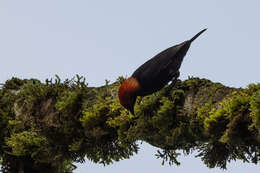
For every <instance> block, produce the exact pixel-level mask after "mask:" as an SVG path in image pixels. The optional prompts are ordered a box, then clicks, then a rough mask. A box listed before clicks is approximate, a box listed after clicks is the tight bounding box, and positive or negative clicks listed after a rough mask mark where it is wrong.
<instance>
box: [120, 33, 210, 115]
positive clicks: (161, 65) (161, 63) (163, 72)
mask: <svg viewBox="0 0 260 173" xmlns="http://www.w3.org/2000/svg"><path fill="white" fill-rule="evenodd" d="M206 30H207V29H203V30H202V31H200V32H199V33H198V34H196V35H195V36H194V37H192V38H191V39H190V40H187V41H184V42H183V43H180V44H178V45H175V46H172V47H170V48H168V49H166V50H164V51H162V52H161V53H159V54H158V55H156V56H154V57H153V58H151V59H150V60H148V61H147V62H145V63H144V64H143V65H141V66H140V67H139V68H138V69H137V70H136V71H135V72H134V73H133V74H132V76H131V77H130V78H128V79H127V80H125V81H124V82H123V83H122V84H121V86H120V88H119V91H118V97H119V100H120V103H121V105H122V106H124V107H125V108H126V109H128V110H129V111H130V112H131V113H132V114H133V115H134V105H135V101H136V97H137V96H146V95H149V94H152V93H154V92H156V91H159V90H160V89H162V88H163V87H164V86H165V85H166V84H168V83H169V82H170V81H172V84H171V85H174V83H175V82H176V81H177V79H178V77H179V75H180V72H179V69H180V67H181V63H182V61H183V58H184V56H185V55H186V53H187V51H188V50H189V47H190V45H191V43H192V42H193V41H194V40H195V39H196V38H197V37H198V36H200V35H201V34H202V33H203V32H204V31H206Z"/></svg>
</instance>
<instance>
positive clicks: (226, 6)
mask: <svg viewBox="0 0 260 173" xmlns="http://www.w3.org/2000/svg"><path fill="white" fill-rule="evenodd" d="M259 7H260V1H259V0H248V1H242V0H229V1H227V0H210V1H209V0H196V1H191V0H181V1H177V0H175V1H174V0H161V1H159V0H157V1H155V0H131V1H130V0H129V1H123V0H109V1H106V0H103V1H101V0H93V1H90V0H85V1H83V0H75V1H72V0H44V1H35V0H30V1H29V0H23V1H18V0H12V1H11V0H9V1H7V0H2V1H0V22H1V27H0V57H1V64H0V72H1V75H0V83H3V82H4V81H6V80H7V79H10V78H11V77H13V76H16V77H20V78H37V79H40V80H42V81H44V80H45V79H46V78H53V77H54V75H55V74H58V75H59V76H60V77H61V78H62V79H65V78H72V77H73V76H75V74H79V75H83V76H85V77H86V79H87V81H88V83H89V85H90V86H100V85H103V84H104V83H105V79H108V80H111V81H115V79H116V78H117V77H118V76H121V75H123V76H126V75H127V76H130V75H131V74H132V72H133V71H134V70H135V69H136V68H137V67H138V66H139V65H141V64H142V63H144V62H145V61H146V60H148V59H149V58H151V57H152V56H154V55H155V54H157V53H158V52H160V51H162V50H164V49H166V48H168V47H170V46H172V45H174V44H177V43H180V42H182V41H184V40H186V39H189V38H191V37H192V36H193V35H194V34H196V33H197V32H198V31H200V30H201V29H203V28H208V30H207V31H206V32H205V33H203V35H201V37H200V38H199V39H197V40H196V41H195V42H194V43H193V44H192V46H191V48H190V50H189V52H188V54H187V56H186V57H185V59H184V62H183V64H182V67H181V76H180V78H181V79H187V78H188V76H196V77H201V78H208V79H210V80H213V81H215V82H221V83H223V84H225V85H228V86H234V87H246V86H247V85H248V84H249V83H256V82H259V81H260V75H259V72H260V70H259V64H260V57H259V54H260V53H259V43H260V34H259V31H260V23H259V17H260V10H259ZM155 150H156V149H155V148H153V147H151V146H149V145H147V144H145V145H143V146H142V149H141V151H140V153H139V154H138V155H136V156H134V157H132V158H131V159H129V160H124V161H121V162H119V163H116V164H114V165H111V166H108V167H103V166H102V165H95V164H92V163H89V162H86V163H85V164H84V165H80V168H79V169H78V170H77V171H76V172H77V173H83V172H87V171H88V172H112V171H113V172H115V173H116V172H122V171H124V172H141V171H142V172H143V171H149V172H151V173H155V172H156V173H157V172H158V171H161V172H164V173H168V172H180V173H182V172H187V171H193V170H196V171H200V172H222V171H221V170H219V169H211V170H209V169H208V168H206V167H205V165H204V164H203V163H202V162H201V161H200V159H199V158H196V159H194V158H193V157H185V158H184V159H183V158H182V159H181V160H183V161H182V166H180V167H177V168H176V167H175V166H172V167H169V166H161V160H157V159H155V156H154V153H155ZM228 168H229V170H228V171H226V172H235V171H236V172H244V171H251V172H256V171H257V170H258V169H259V166H255V165H253V164H241V162H232V163H231V164H229V166H228Z"/></svg>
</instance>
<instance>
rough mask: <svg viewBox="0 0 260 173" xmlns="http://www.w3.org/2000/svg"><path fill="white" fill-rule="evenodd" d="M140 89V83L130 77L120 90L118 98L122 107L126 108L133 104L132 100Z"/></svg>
mask: <svg viewBox="0 0 260 173" xmlns="http://www.w3.org/2000/svg"><path fill="white" fill-rule="evenodd" d="M139 89H140V85H139V82H138V81H137V80H136V79H135V78H133V77H130V78H128V79H127V80H125V81H124V82H123V83H122V84H121V86H120V88H119V90H118V97H119V100H120V103H121V105H123V106H124V107H125V106H126V105H129V104H131V98H132V97H133V96H134V95H135V93H136V92H137V91H138V90H139Z"/></svg>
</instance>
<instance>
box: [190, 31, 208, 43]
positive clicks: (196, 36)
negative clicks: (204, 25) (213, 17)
mask: <svg viewBox="0 0 260 173" xmlns="http://www.w3.org/2000/svg"><path fill="white" fill-rule="evenodd" d="M206 30H207V29H203V30H202V31H200V32H199V33H198V34H196V35H195V36H194V37H192V38H191V39H190V42H193V41H194V40H195V39H196V38H198V37H199V36H200V34H202V33H203V32H204V31H206Z"/></svg>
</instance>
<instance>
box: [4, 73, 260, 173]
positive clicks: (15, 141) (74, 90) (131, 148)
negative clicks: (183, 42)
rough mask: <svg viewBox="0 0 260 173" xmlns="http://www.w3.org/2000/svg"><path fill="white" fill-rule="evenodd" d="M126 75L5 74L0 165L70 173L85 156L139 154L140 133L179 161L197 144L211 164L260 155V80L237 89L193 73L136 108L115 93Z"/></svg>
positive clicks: (100, 159)
mask: <svg viewBox="0 0 260 173" xmlns="http://www.w3.org/2000/svg"><path fill="white" fill-rule="evenodd" d="M124 80H125V78H123V77H119V78H118V80H117V82H115V83H113V84H109V81H108V80H106V84H105V86H102V87H99V88H93V87H88V86H87V84H86V81H85V79H84V78H83V77H80V76H78V75H77V76H76V77H75V78H73V79H71V80H68V79H67V80H65V81H63V82H62V81H61V79H60V78H59V77H58V76H56V78H54V79H53V80H52V79H50V80H46V81H45V83H42V82H40V81H38V80H35V79H31V80H21V79H18V78H12V79H11V80H8V81H7V82H6V83H5V85H4V86H3V88H2V89H0V129H1V131H0V162H1V165H2V171H3V172H4V173H16V172H19V171H20V172H21V171H24V172H51V173H52V172H53V173H65V172H66V173H69V172H70V173H71V172H73V170H74V169H75V166H74V165H73V164H72V163H73V162H81V163H82V162H84V161H85V158H87V159H89V160H91V161H93V162H95V163H101V164H104V165H107V164H111V163H113V162H115V161H120V160H122V159H126V158H129V157H131V156H132V155H133V154H135V153H137V152H138V149H139V146H138V144H137V141H139V140H141V141H145V142H148V143H150V144H151V145H153V146H156V147H158V148H160V149H161V150H159V151H158V153H157V154H156V156H157V158H161V159H162V162H163V164H164V163H166V162H168V163H169V164H170V165H172V164H176V165H179V164H180V163H179V162H178V160H177V157H178V156H179V155H180V153H181V152H182V153H184V154H190V153H191V152H193V151H194V150H197V151H198V152H199V154H198V155H197V157H200V158H201V159H202V160H203V161H204V163H205V164H206V165H207V166H208V167H210V168H213V167H220V168H223V169H225V168H226V164H227V163H228V162H230V161H232V160H236V159H240V160H242V161H245V162H252V163H258V162H259V160H260V135H259V134H260V84H257V85H254V84H252V85H249V87H248V88H246V89H234V88H228V87H225V86H223V85H221V84H219V83H212V82H211V81H209V80H206V79H199V78H189V79H188V80H186V81H183V82H181V81H177V83H176V84H175V86H174V87H173V88H171V87H170V86H166V87H165V88H163V89H162V90H160V91H159V92H156V93H154V94H152V95H149V96H146V97H144V98H137V103H136V106H135V112H136V115H132V114H130V113H129V112H128V111H127V110H126V109H124V108H123V107H122V106H121V105H120V103H119V101H118V98H117V91H118V88H119V85H120V83H122V82H123V81H124Z"/></svg>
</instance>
